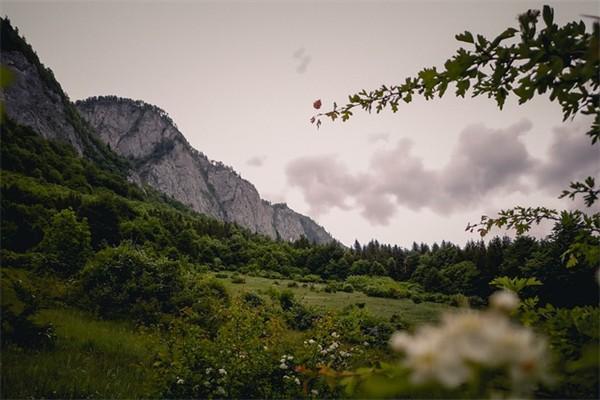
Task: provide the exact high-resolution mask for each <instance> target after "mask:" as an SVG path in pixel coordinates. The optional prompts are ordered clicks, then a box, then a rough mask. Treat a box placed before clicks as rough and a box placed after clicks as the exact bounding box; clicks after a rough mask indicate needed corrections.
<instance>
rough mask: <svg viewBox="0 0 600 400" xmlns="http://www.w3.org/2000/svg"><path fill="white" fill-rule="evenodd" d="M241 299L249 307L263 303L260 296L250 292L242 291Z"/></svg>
mask: <svg viewBox="0 0 600 400" xmlns="http://www.w3.org/2000/svg"><path fill="white" fill-rule="evenodd" d="M242 300H243V301H244V303H246V304H248V305H249V306H251V307H259V306H263V305H264V304H265V301H264V300H263V299H262V297H260V296H259V295H257V294H256V293H252V292H249V293H244V295H243V296H242Z"/></svg>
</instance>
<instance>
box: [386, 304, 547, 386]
mask: <svg viewBox="0 0 600 400" xmlns="http://www.w3.org/2000/svg"><path fill="white" fill-rule="evenodd" d="M502 296H504V298H502V297H496V300H494V299H491V302H492V303H493V302H494V301H496V302H497V304H501V305H502V306H501V307H500V306H499V305H498V306H496V307H498V308H500V309H502V308H503V309H504V310H508V309H509V308H510V307H509V306H513V307H514V304H515V301H514V299H515V297H516V296H514V295H510V294H509V295H504V294H502ZM390 347H391V348H392V349H393V350H395V351H402V352H404V353H405V356H406V358H405V361H404V362H405V365H406V366H408V367H409V368H410V369H411V380H412V382H413V383H416V384H421V383H425V382H428V381H436V382H439V383H441V384H442V385H444V386H446V387H448V388H455V387H457V386H459V385H461V384H463V383H465V382H467V381H468V380H469V379H470V378H471V376H472V375H473V373H474V369H475V368H477V367H484V368H503V369H506V370H507V371H508V373H509V376H510V377H511V379H512V383H513V386H515V387H516V386H519V385H524V384H525V383H527V382H535V381H539V380H544V379H545V369H544V362H543V361H544V359H545V353H546V345H545V342H544V341H543V340H540V339H539V338H537V337H536V336H535V334H534V333H533V331H531V330H530V329H527V328H523V327H520V326H517V325H515V324H513V323H512V322H511V321H510V320H509V319H508V318H507V317H506V316H505V315H503V314H500V313H497V312H463V313H459V314H447V315H445V316H444V317H443V318H442V323H441V324H440V325H439V326H437V327H434V326H425V327H422V328H421V329H419V330H418V331H417V333H416V334H415V335H414V336H411V335H408V334H406V333H401V332H397V333H395V334H394V335H392V337H391V339H390Z"/></svg>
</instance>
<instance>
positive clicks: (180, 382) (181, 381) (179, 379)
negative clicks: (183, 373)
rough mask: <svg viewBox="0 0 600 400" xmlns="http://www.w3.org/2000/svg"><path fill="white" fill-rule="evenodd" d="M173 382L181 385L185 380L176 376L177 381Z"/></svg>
mask: <svg viewBox="0 0 600 400" xmlns="http://www.w3.org/2000/svg"><path fill="white" fill-rule="evenodd" d="M175 383H177V384H178V385H183V384H184V383H185V381H184V380H183V379H181V378H180V377H177V381H175Z"/></svg>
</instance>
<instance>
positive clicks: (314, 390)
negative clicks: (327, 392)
mask: <svg viewBox="0 0 600 400" xmlns="http://www.w3.org/2000/svg"><path fill="white" fill-rule="evenodd" d="M310 392H311V393H312V394H314V395H315V396H316V395H318V394H319V391H318V390H317V389H313V390H311V391H310Z"/></svg>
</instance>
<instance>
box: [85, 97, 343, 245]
mask: <svg viewBox="0 0 600 400" xmlns="http://www.w3.org/2000/svg"><path fill="white" fill-rule="evenodd" d="M76 107H77V109H78V111H79V113H80V115H81V116H82V117H83V118H84V119H85V120H86V121H87V122H88V123H89V124H90V125H91V126H92V127H93V128H94V129H95V130H96V132H97V133H98V134H99V137H100V138H101V140H102V141H104V142H105V143H106V144H107V145H108V146H109V147H110V148H111V149H112V150H114V151H115V152H117V153H118V154H120V155H122V156H124V157H126V158H128V159H129V160H130V161H131V164H132V165H133V169H134V172H135V173H136V175H137V176H139V177H140V179H141V181H142V182H143V183H145V184H148V185H150V186H152V187H153V188H155V189H157V190H159V191H161V192H163V193H166V194H169V195H171V196H172V197H174V198H175V199H177V200H179V201H180V202H182V203H184V204H186V205H189V206H190V207H191V208H193V209H194V210H196V211H199V212H201V213H205V214H208V215H211V216H213V217H215V218H218V219H221V220H224V221H229V222H235V223H237V224H239V225H242V226H245V227H247V228H249V229H250V230H252V231H254V232H258V233H262V234H265V235H267V236H270V237H272V238H277V237H280V238H282V239H284V240H295V239H298V238H300V237H301V236H306V237H307V238H308V239H309V240H312V241H315V242H318V243H325V242H329V241H331V240H332V238H331V236H330V235H329V234H328V233H327V232H326V231H325V230H324V229H323V228H322V227H321V226H319V225H317V224H316V223H315V222H314V221H313V220H311V219H310V218H308V217H306V216H303V215H301V214H298V213H296V212H294V211H293V210H291V209H290V208H288V207H287V206H286V205H285V204H274V205H272V204H270V203H269V202H266V201H264V200H262V199H261V198H260V196H259V194H258V191H257V190H256V188H255V187H254V185H252V184H251V183H250V182H248V181H246V180H245V179H242V178H241V177H240V175H239V174H238V173H236V172H235V171H234V170H233V169H232V168H230V167H227V166H225V165H223V164H222V163H220V162H215V161H211V160H209V159H208V158H207V157H206V156H205V155H204V154H203V153H201V152H199V151H197V150H195V149H194V148H192V146H191V145H190V144H189V143H188V142H187V140H186V139H185V137H184V136H183V135H182V134H181V132H179V130H178V129H177V127H176V125H175V124H174V123H173V121H172V120H171V119H170V118H169V116H168V115H167V114H166V113H165V112H164V111H163V110H161V109H159V108H158V107H155V106H152V105H149V104H146V103H144V102H142V101H134V100H129V99H122V98H117V97H114V96H106V97H94V98H90V99H87V100H83V101H78V102H77V103H76Z"/></svg>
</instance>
